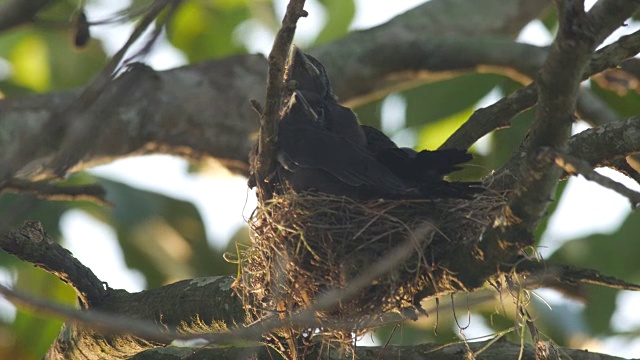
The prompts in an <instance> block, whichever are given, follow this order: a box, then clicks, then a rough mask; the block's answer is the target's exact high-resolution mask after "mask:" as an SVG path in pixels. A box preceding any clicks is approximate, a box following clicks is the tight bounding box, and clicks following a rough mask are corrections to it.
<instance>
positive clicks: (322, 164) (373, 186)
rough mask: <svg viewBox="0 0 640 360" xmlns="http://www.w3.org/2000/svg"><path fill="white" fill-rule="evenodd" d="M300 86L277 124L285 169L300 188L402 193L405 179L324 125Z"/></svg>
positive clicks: (354, 193) (290, 181) (285, 175)
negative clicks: (300, 89)
mask: <svg viewBox="0 0 640 360" xmlns="http://www.w3.org/2000/svg"><path fill="white" fill-rule="evenodd" d="M324 115H325V114H322V113H320V114H319V113H316V112H315V110H314V109H313V107H312V106H311V104H309V103H308V102H307V101H306V99H305V97H304V96H303V95H302V93H301V92H300V91H295V92H294V93H293V94H292V95H291V97H290V98H289V99H288V102H287V104H286V106H285V108H284V110H283V113H282V118H281V120H280V123H279V125H278V143H279V145H280V152H279V153H278V161H279V162H280V164H281V165H282V168H281V169H280V170H281V171H280V173H281V175H282V177H283V178H284V179H285V180H286V181H287V183H288V185H289V186H290V187H291V188H293V189H294V190H296V191H305V190H315V191H319V192H324V193H330V194H334V195H345V196H350V197H355V198H362V197H367V196H366V194H369V193H375V194H397V193H403V192H405V190H406V187H405V184H404V183H403V182H402V180H400V179H399V178H398V177H397V176H396V175H394V174H393V173H392V171H391V170H389V169H388V168H387V167H385V166H384V165H383V164H381V163H379V162H378V161H377V160H376V159H375V158H374V156H372V154H371V153H370V152H369V151H368V150H367V149H366V146H360V145H358V144H354V143H353V142H351V141H349V140H348V139H347V138H345V137H342V136H340V135H337V134H335V133H333V132H331V131H329V130H328V129H327V127H326V126H325V120H326V118H325V117H324Z"/></svg>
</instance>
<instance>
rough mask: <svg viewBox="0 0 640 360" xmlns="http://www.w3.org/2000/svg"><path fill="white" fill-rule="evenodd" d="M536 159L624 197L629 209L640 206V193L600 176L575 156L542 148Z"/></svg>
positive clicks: (589, 165)
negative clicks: (627, 201)
mask: <svg viewBox="0 0 640 360" xmlns="http://www.w3.org/2000/svg"><path fill="white" fill-rule="evenodd" d="M538 158H539V159H540V160H543V161H547V162H554V163H555V164H556V165H558V166H559V167H560V168H561V169H562V170H564V171H566V172H567V173H569V174H572V175H577V174H580V175H582V176H584V177H585V179H587V180H590V181H593V182H595V183H597V184H600V185H601V186H604V187H606V188H608V189H611V190H613V191H615V192H617V193H618V194H620V195H622V196H625V197H627V198H628V199H629V201H630V202H631V207H632V208H633V209H636V208H637V207H638V205H640V193H638V192H636V191H633V190H631V189H629V188H628V187H626V186H624V185H622V184H621V183H619V182H617V181H615V180H611V179H609V178H608V177H606V176H603V175H600V174H599V173H597V172H596V171H595V170H593V167H592V166H591V164H589V163H588V162H586V161H584V160H582V159H579V158H577V157H575V156H571V155H568V154H562V153H560V152H558V151H556V150H553V149H550V148H543V149H541V150H540V151H539V152H538Z"/></svg>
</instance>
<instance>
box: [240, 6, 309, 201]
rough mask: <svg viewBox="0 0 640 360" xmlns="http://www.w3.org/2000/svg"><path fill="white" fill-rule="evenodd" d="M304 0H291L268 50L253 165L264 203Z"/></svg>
mask: <svg viewBox="0 0 640 360" xmlns="http://www.w3.org/2000/svg"><path fill="white" fill-rule="evenodd" d="M304 3H305V0H291V1H290V2H289V5H288V6H287V12H286V13H285V15H284V19H283V20H282V26H281V27H280V30H278V33H277V34H276V38H275V41H274V42H273V47H272V48H271V52H270V53H269V73H268V76H267V96H266V101H265V106H264V111H263V112H262V115H261V116H260V136H259V138H258V155H257V156H256V158H255V164H252V166H253V169H254V173H255V177H256V184H257V187H258V196H259V199H260V200H261V201H262V202H264V201H266V200H268V199H269V198H270V196H271V195H270V194H271V192H272V191H271V187H270V186H269V185H268V184H267V183H266V182H265V181H266V179H267V178H269V176H270V174H271V173H273V171H274V169H275V159H276V152H277V139H278V120H279V114H280V107H281V102H282V95H283V89H284V88H283V84H284V67H285V63H286V60H287V57H288V55H289V49H290V48H291V43H292V41H293V36H294V34H295V31H296V24H297V22H298V20H299V19H300V18H301V17H306V16H307V15H308V14H307V12H306V11H305V10H304V9H303V7H304Z"/></svg>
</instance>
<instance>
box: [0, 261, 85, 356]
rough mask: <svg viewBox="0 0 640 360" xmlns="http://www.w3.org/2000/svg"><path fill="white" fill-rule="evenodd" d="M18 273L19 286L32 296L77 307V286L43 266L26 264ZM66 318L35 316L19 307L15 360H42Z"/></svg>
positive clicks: (15, 329)
mask: <svg viewBox="0 0 640 360" xmlns="http://www.w3.org/2000/svg"><path fill="white" fill-rule="evenodd" d="M17 273H18V279H17V282H16V288H17V289H19V290H21V291H24V292H27V293H28V294H29V295H30V296H33V297H35V298H39V299H46V300H48V301H52V302H54V303H58V304H61V305H65V306H68V307H75V306H76V294H75V292H74V291H73V289H72V288H71V287H70V286H69V285H67V284H65V283H63V282H62V281H60V279H58V278H57V277H55V276H54V275H51V274H49V273H47V272H45V271H43V270H41V269H38V268H35V267H34V266H33V265H31V264H27V263H23V264H22V265H21V266H20V268H19V271H18V272H17ZM62 322H63V320H61V319H57V318H51V317H43V316H41V315H34V314H33V313H32V312H31V311H29V312H25V311H23V310H20V309H18V312H17V314H16V319H15V321H14V322H13V324H12V326H11V329H12V331H13V333H14V334H15V341H16V343H15V345H14V348H15V350H16V352H18V354H20V355H16V357H14V359H41V358H42V357H43V355H44V354H45V353H46V352H47V349H48V348H49V347H50V346H51V343H52V342H53V341H54V339H55V338H56V336H57V335H58V333H59V332H60V327H61V326H62Z"/></svg>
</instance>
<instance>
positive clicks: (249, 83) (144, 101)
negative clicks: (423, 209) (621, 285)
mask: <svg viewBox="0 0 640 360" xmlns="http://www.w3.org/2000/svg"><path fill="white" fill-rule="evenodd" d="M458 2H460V1H458ZM439 3H442V4H440V5H438V4H439ZM453 5H456V6H455V7H451V6H453ZM545 6H546V2H544V1H540V2H535V3H532V2H529V1H525V0H520V1H518V2H510V3H509V4H508V5H507V6H505V4H504V2H502V1H499V0H483V1H475V2H473V6H469V4H466V2H464V3H463V2H460V3H459V4H458V3H457V2H455V1H454V2H451V1H442V0H434V1H431V2H429V3H426V4H424V5H421V6H419V7H418V8H416V9H414V10H412V11H409V12H407V13H405V14H403V15H401V17H399V18H396V19H395V20H392V21H390V22H389V23H387V24H385V25H382V26H379V27H377V28H374V29H370V30H365V31H360V32H357V36H355V35H353V36H348V37H346V38H344V39H342V40H340V41H339V42H337V43H335V44H327V45H325V46H323V47H321V48H317V49H315V51H314V52H312V53H313V54H315V55H318V56H319V58H320V60H321V61H322V62H323V64H325V65H326V67H327V70H328V72H329V73H330V74H331V76H332V79H335V80H334V82H333V85H334V90H336V92H337V94H338V95H339V96H340V97H341V99H342V100H344V101H347V102H352V103H353V102H355V99H356V98H357V97H362V96H368V93H370V92H374V93H382V92H388V91H390V89H391V88H392V87H395V86H398V85H399V84H400V83H402V82H404V83H405V84H407V85H405V86H412V85H415V81H413V80H410V79H409V77H411V76H413V75H415V74H416V71H418V72H419V73H421V74H425V75H427V74H429V73H430V72H434V71H442V70H453V71H462V70H470V69H472V68H474V69H477V68H478V67H491V68H492V69H494V70H495V69H498V67H502V68H503V69H504V67H503V66H508V67H509V68H510V69H511V68H513V69H519V67H521V65H520V64H527V65H526V66H525V67H527V68H534V67H536V66H538V65H539V63H540V61H541V57H540V55H535V54H541V53H540V52H539V51H540V49H538V48H536V47H533V46H528V45H522V44H514V43H511V44H509V42H508V41H505V40H498V39H489V37H490V36H496V37H501V36H512V35H514V34H515V33H517V31H518V30H519V29H520V28H522V27H523V26H524V25H525V24H526V23H527V22H529V21H530V20H531V19H532V18H534V17H536V16H537V15H538V14H539V13H540V11H541V10H542V9H543V8H544V7H545ZM443 11H446V12H445V13H442V12H443ZM452 11H455V12H462V15H464V16H462V15H461V16H460V17H458V16H452V15H451V12H452ZM425 19H431V20H430V21H425ZM454 19H465V20H454ZM469 19H474V21H473V22H471V21H469ZM486 19H491V21H487V20H486ZM456 24H463V26H458V25H456ZM443 30H444V32H445V33H446V34H447V37H446V39H443ZM383 34H395V35H396V36H381V35H383ZM467 34H474V35H476V36H480V35H482V36H485V37H486V38H485V39H484V40H480V39H476V40H466V41H465V40H462V37H463V36H464V35H467ZM363 39H367V40H366V41H363ZM447 39H449V40H447ZM367 44H369V45H367ZM418 44H420V46H419V47H418V46H417V45H418ZM478 44H483V45H484V46H478ZM489 45H491V46H496V47H498V48H499V49H500V48H502V49H503V50H504V51H503V52H502V54H501V55H500V54H498V55H497V56H496V55H495V54H493V53H492V52H491V51H487V46H489ZM398 47H401V48H402V49H404V52H398V51H399V50H400V49H398V51H396V52H395V54H396V55H395V57H394V59H391V60H393V61H391V63H392V64H399V65H398V66H395V65H394V66H390V65H389V64H387V63H386V62H385V59H387V60H389V59H388V58H387V57H388V54H390V53H394V51H387V50H385V51H382V49H394V48H398ZM462 49H465V51H464V52H461V50H462ZM417 50H420V51H417ZM400 55H402V56H400ZM405 55H406V56H408V60H406V61H404V60H403V57H404V56H405ZM451 57H453V58H451ZM345 59H354V60H355V59H358V61H345ZM465 59H466V60H465ZM447 63H449V64H450V65H446V64H447ZM443 64H444V65H443ZM445 65H446V67H445ZM266 69H267V66H266V62H265V61H264V59H263V58H262V57H260V56H248V55H245V56H237V57H230V58H227V59H223V60H217V61H211V62H207V63H202V64H197V65H192V66H187V67H183V68H178V69H175V70H170V71H164V72H154V71H153V70H151V69H149V68H147V67H144V66H139V65H136V66H133V67H132V68H130V69H129V71H127V72H126V73H124V74H122V75H121V77H120V78H118V79H116V80H115V81H113V82H112V83H110V84H109V86H108V88H107V89H106V90H105V91H104V93H105V94H122V93H126V94H127V96H126V97H124V98H119V99H117V100H116V99H114V98H112V99H111V100H109V97H108V96H105V97H101V98H98V100H97V101H96V103H95V104H94V106H95V108H99V109H110V110H109V111H108V112H105V113H103V114H101V115H100V116H99V118H101V119H100V121H102V122H103V123H105V124H108V126H105V127H101V128H100V129H101V130H100V131H99V132H97V133H95V134H93V136H92V137H91V140H92V142H91V148H89V149H87V151H86V153H85V154H81V155H84V156H83V158H82V159H81V160H80V162H79V163H78V164H76V166H75V168H74V169H72V170H78V169H82V168H86V167H89V166H94V165H97V164H100V163H105V162H109V161H112V160H114V159H115V158H118V157H123V156H129V155H136V154H144V153H151V152H164V153H170V154H176V155H181V156H189V157H193V158H198V157H200V156H202V155H207V156H212V157H214V158H216V159H218V160H220V161H223V162H224V165H226V166H227V167H229V168H230V169H232V170H234V171H236V172H241V173H244V174H247V173H248V166H247V162H248V161H247V154H248V153H249V151H250V149H251V146H252V142H253V133H254V132H255V131H256V130H257V129H258V122H257V117H256V116H255V113H253V112H252V111H251V109H250V108H249V106H248V99H261V98H264V96H265V95H264V94H265V93H264V86H263V85H261V84H264V82H265V80H264V79H265V75H264V74H266ZM505 71H507V70H505ZM517 71H524V70H517ZM527 71H528V70H527ZM401 74H404V75H402V76H400V75H401ZM394 76H395V77H396V78H397V80H393V81H388V80H380V79H391V78H392V77H394ZM514 76H515V75H514ZM436 78H437V77H436ZM403 79H404V80H403ZM432 79H434V78H432ZM426 80H427V79H426V78H425V76H421V79H420V81H426ZM128 83H135V84H136V85H135V86H129V85H128ZM77 95H78V92H77V91H71V92H69V91H67V92H61V93H52V94H47V95H41V96H33V97H24V98H9V99H5V100H3V101H0V133H3V134H7V137H5V138H2V139H0V152H1V153H2V154H4V155H5V156H7V157H15V154H16V153H18V152H19V144H20V141H14V140H15V139H23V140H24V139H26V138H33V137H34V136H37V135H38V134H41V133H42V132H43V131H44V128H43V126H44V124H45V123H47V122H48V120H49V119H51V117H52V116H54V115H55V114H56V113H59V112H61V111H62V110H63V109H65V108H67V107H68V106H69V104H71V103H72V102H74V101H75V99H76V97H77ZM116 101H117V102H116ZM84 120H85V121H91V118H88V119H87V118H85V119H84ZM94 121H98V119H97V118H96V119H94ZM72 125H73V124H69V126H72ZM85 126H90V125H85ZM62 131H63V132H66V131H67V130H65V129H62ZM53 139H54V141H52V142H50V143H49V142H43V141H38V142H37V144H38V147H37V148H35V149H34V151H31V152H28V153H27V154H26V155H27V157H26V158H25V159H24V161H21V164H20V165H21V166H22V167H21V168H20V170H19V171H17V173H16V174H15V175H16V176H17V177H19V178H22V179H29V180H31V181H33V180H39V179H44V178H50V177H54V176H55V175H56V174H57V171H56V170H58V169H55V168H53V167H54V164H53V163H52V159H53V158H55V157H56V156H59V154H58V153H59V151H60V149H61V148H63V147H64V144H62V143H61V141H62V140H61V139H60V138H56V137H54V138H53Z"/></svg>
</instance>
